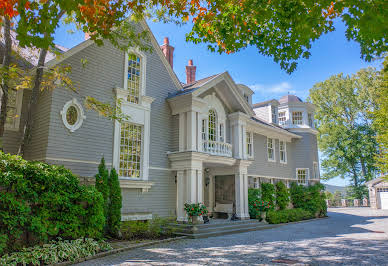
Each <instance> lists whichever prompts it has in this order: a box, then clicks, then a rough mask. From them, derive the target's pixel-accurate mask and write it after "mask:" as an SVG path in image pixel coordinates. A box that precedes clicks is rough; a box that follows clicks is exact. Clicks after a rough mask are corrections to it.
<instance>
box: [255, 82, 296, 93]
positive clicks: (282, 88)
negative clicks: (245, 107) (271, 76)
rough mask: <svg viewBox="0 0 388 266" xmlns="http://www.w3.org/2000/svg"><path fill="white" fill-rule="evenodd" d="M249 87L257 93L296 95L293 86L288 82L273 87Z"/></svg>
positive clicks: (258, 85) (256, 85)
mask: <svg viewBox="0 0 388 266" xmlns="http://www.w3.org/2000/svg"><path fill="white" fill-rule="evenodd" d="M248 87H249V88H251V90H253V91H254V92H257V93H271V94H278V93H291V94H293V93H296V91H295V90H293V89H292V85H291V84H290V83H288V82H281V83H278V84H273V85H263V84H254V85H250V86H248Z"/></svg>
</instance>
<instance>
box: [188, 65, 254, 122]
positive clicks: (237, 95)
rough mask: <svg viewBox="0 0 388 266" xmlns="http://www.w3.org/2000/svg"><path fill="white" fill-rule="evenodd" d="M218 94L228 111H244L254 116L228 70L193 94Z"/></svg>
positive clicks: (202, 96)
mask: <svg viewBox="0 0 388 266" xmlns="http://www.w3.org/2000/svg"><path fill="white" fill-rule="evenodd" d="M209 94H210V95H216V97H217V98H218V99H220V100H221V101H222V104H223V105H224V106H225V107H226V108H227V111H228V113H234V112H242V113H245V114H247V115H249V116H253V115H254V113H253V110H252V108H251V106H250V105H249V103H248V102H247V101H246V100H245V99H244V97H243V95H242V94H241V92H240V89H239V88H238V85H237V84H236V83H235V82H234V81H233V79H232V78H231V76H230V75H229V73H228V72H224V73H222V74H219V75H217V76H215V77H214V78H213V79H211V80H209V81H208V82H206V83H205V84H203V85H202V86H201V87H200V88H198V89H196V90H195V91H194V92H193V95H194V96H196V97H198V98H202V99H204V98H205V97H208V95H209Z"/></svg>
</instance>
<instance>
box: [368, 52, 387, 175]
mask: <svg viewBox="0 0 388 266" xmlns="http://www.w3.org/2000/svg"><path fill="white" fill-rule="evenodd" d="M381 77H382V78H381V83H380V85H379V86H378V88H377V89H376V93H375V97H374V99H375V104H376V108H375V109H374V110H373V113H372V114H373V124H372V125H373V128H374V129H375V130H376V132H377V138H376V140H377V142H378V144H379V150H378V152H377V153H376V156H375V159H376V162H377V167H378V168H379V170H380V172H381V173H388V126H387V125H388V56H386V57H385V60H384V63H383V69H382V70H381ZM385 179H386V180H388V177H385Z"/></svg>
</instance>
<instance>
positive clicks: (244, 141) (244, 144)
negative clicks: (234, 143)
mask: <svg viewBox="0 0 388 266" xmlns="http://www.w3.org/2000/svg"><path fill="white" fill-rule="evenodd" d="M241 134H242V139H241V141H242V158H244V159H247V157H248V156H247V137H246V126H245V125H242V126H241Z"/></svg>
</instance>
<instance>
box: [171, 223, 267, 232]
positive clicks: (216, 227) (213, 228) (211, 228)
mask: <svg viewBox="0 0 388 266" xmlns="http://www.w3.org/2000/svg"><path fill="white" fill-rule="evenodd" d="M261 225H265V224H264V223H260V222H257V221H254V222H251V223H234V222H230V223H223V224H216V225H207V224H206V225H202V226H197V225H191V226H190V225H189V226H186V227H175V229H176V232H178V233H187V234H200V233H207V232H212V231H227V230H235V229H244V228H247V229H248V228H251V227H257V226H261Z"/></svg>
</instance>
